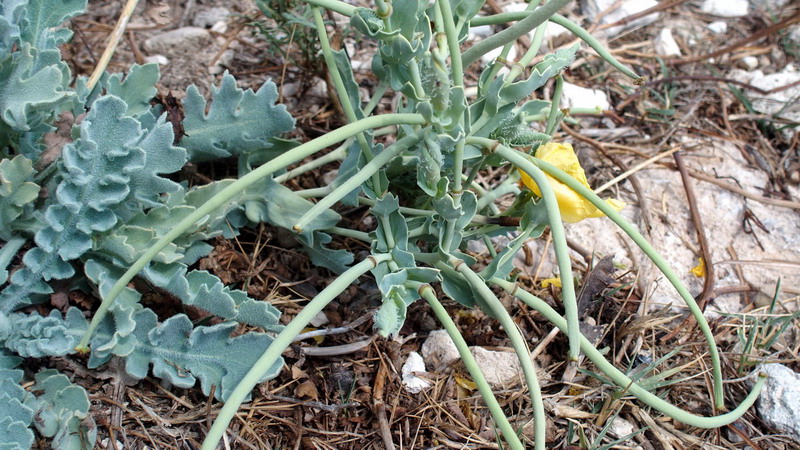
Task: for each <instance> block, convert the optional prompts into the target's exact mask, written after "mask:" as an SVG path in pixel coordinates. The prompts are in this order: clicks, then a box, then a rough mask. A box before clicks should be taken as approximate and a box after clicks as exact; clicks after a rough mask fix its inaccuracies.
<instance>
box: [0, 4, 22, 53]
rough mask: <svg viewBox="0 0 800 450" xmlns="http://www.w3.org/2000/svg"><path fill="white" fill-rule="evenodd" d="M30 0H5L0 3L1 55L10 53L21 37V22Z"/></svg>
mask: <svg viewBox="0 0 800 450" xmlns="http://www.w3.org/2000/svg"><path fill="white" fill-rule="evenodd" d="M27 3H28V0H5V1H3V2H2V3H0V55H2V54H5V53H9V52H10V51H11V47H13V46H14V43H16V42H17V40H18V39H19V34H20V30H19V24H20V22H21V21H22V18H23V17H24V16H25V6H26V5H27Z"/></svg>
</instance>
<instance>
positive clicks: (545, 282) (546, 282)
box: [539, 277, 561, 289]
mask: <svg viewBox="0 0 800 450" xmlns="http://www.w3.org/2000/svg"><path fill="white" fill-rule="evenodd" d="M539 283H541V284H542V288H544V289H547V288H548V287H550V285H553V286H555V287H557V288H560V287H561V278H558V277H556V278H544V279H542V280H541V281H539Z"/></svg>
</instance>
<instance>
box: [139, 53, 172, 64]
mask: <svg viewBox="0 0 800 450" xmlns="http://www.w3.org/2000/svg"><path fill="white" fill-rule="evenodd" d="M144 62H145V63H147V64H153V63H155V64H158V65H159V66H166V65H167V64H169V58H167V57H166V56H164V55H150V56H145V57H144Z"/></svg>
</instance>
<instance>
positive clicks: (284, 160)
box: [75, 114, 425, 353]
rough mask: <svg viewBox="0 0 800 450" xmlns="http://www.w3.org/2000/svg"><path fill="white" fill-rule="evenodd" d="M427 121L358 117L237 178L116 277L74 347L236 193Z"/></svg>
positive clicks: (82, 347) (84, 344) (81, 347)
mask: <svg viewBox="0 0 800 450" xmlns="http://www.w3.org/2000/svg"><path fill="white" fill-rule="evenodd" d="M424 123H425V118H423V117H422V116H421V115H420V114H382V115H380V116H375V117H368V118H366V119H362V120H359V121H358V122H356V123H352V124H349V125H345V126H343V127H341V128H338V129H336V130H334V131H331V132H330V133H328V134H326V135H324V136H320V137H318V138H316V139H314V140H313V141H310V142H306V143H305V144H303V145H301V146H299V147H296V148H294V149H292V150H290V151H288V152H286V153H284V154H282V155H280V156H278V157H276V158H275V159H273V160H271V161H269V162H268V163H266V164H264V165H262V166H260V167H258V168H257V169H255V170H253V171H252V172H250V173H248V174H247V175H245V176H243V177H241V178H239V179H238V180H236V181H234V182H233V183H231V184H230V185H229V186H228V187H226V188H225V189H223V190H221V191H220V192H219V193H218V194H217V195H216V196H214V197H213V198H211V199H209V200H208V201H207V202H205V203H203V204H202V205H200V206H199V207H198V208H197V209H196V210H195V211H194V212H193V213H191V214H189V215H188V216H186V217H185V218H184V219H183V220H181V221H180V222H178V224H177V225H175V227H173V228H172V229H171V230H170V231H169V232H168V233H167V234H166V235H164V236H163V237H162V238H161V239H159V240H158V241H157V242H156V243H155V244H153V246H152V247H150V249H148V250H147V251H146V252H145V253H144V254H143V255H142V256H141V257H140V258H139V259H137V260H136V262H134V263H133V264H132V265H131V267H130V268H129V269H128V270H127V271H126V272H125V273H124V274H123V275H122V277H120V279H119V280H117V282H116V283H115V284H114V286H112V288H111V290H110V291H109V293H108V296H107V297H106V298H104V299H103V301H102V303H100V307H99V308H98V309H97V312H96V313H95V315H94V317H93V318H92V322H91V323H90V324H89V328H88V329H87V330H86V333H84V335H83V338H81V341H80V343H78V346H77V347H76V348H75V350H76V351H78V352H81V353H85V352H87V351H88V350H89V347H88V345H89V339H90V338H91V336H92V334H93V333H94V331H95V330H96V329H97V326H98V325H99V324H100V321H101V320H102V319H103V317H104V316H105V314H106V313H107V312H108V308H109V306H111V303H112V302H113V301H114V299H116V298H117V296H118V295H119V294H120V293H121V292H122V291H123V289H125V286H126V285H127V284H128V282H129V281H131V280H132V279H133V277H134V276H136V274H137V273H139V271H141V270H142V269H144V267H145V266H146V265H147V264H148V263H149V262H150V261H151V260H152V259H153V258H154V257H155V256H156V255H157V254H158V253H159V252H160V251H161V250H163V249H164V247H166V246H167V245H169V244H170V243H171V242H172V241H174V240H175V239H177V238H178V237H180V236H181V235H182V234H183V233H185V232H186V231H187V230H188V229H189V228H191V227H193V226H194V225H195V223H197V222H198V221H199V220H201V219H202V218H203V217H205V216H206V215H208V214H209V213H211V212H212V211H214V210H215V209H217V208H219V207H221V206H223V205H224V204H225V203H227V202H229V201H230V200H232V199H233V198H234V197H235V196H236V195H237V194H239V193H240V192H242V191H244V190H245V189H247V188H248V187H249V186H251V185H252V184H254V183H257V182H258V181H259V180H261V179H262V178H264V177H266V176H268V175H271V174H272V173H274V172H276V171H278V170H281V169H283V168H285V167H286V166H288V165H290V164H294V163H296V162H298V161H301V160H303V159H304V158H306V157H307V156H310V155H312V154H314V153H316V152H318V151H320V150H322V149H324V148H325V147H329V146H331V145H334V144H336V143H338V142H341V141H343V140H345V139H347V138H348V137H351V136H355V135H356V134H358V133H361V132H363V131H366V130H369V129H372V128H379V127H384V126H387V125H400V124H412V125H423V124H424Z"/></svg>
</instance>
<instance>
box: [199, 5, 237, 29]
mask: <svg viewBox="0 0 800 450" xmlns="http://www.w3.org/2000/svg"><path fill="white" fill-rule="evenodd" d="M229 15H231V11H230V10H229V9H228V8H223V7H222V6H212V7H211V8H204V9H201V10H200V11H198V12H197V14H195V16H194V19H192V25H194V26H196V27H200V28H211V27H213V26H214V25H216V24H217V23H218V22H225V21H226V20H227V19H228V16H229Z"/></svg>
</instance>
